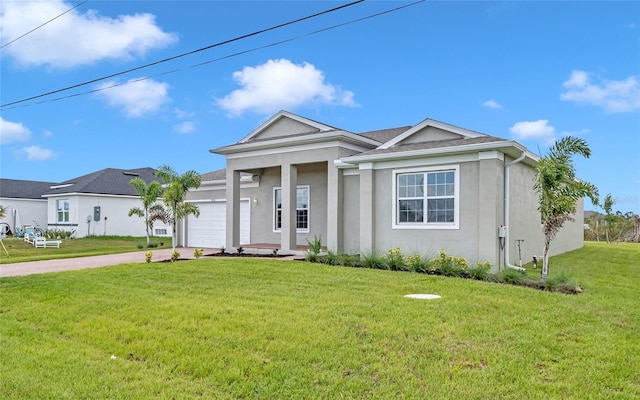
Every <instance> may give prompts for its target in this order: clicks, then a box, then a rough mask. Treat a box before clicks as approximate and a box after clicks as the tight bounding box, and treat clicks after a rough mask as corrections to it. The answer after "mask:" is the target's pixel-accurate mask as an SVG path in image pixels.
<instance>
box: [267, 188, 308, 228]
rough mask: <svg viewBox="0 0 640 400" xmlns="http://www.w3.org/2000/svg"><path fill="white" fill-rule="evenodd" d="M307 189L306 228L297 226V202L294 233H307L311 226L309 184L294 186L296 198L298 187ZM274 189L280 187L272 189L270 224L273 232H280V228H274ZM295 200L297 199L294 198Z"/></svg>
mask: <svg viewBox="0 0 640 400" xmlns="http://www.w3.org/2000/svg"><path fill="white" fill-rule="evenodd" d="M305 188H306V189H307V228H306V229H301V228H298V213H297V211H298V204H297V203H296V215H295V218H296V233H309V229H310V227H311V186H310V185H297V186H296V198H297V196H298V189H305ZM276 190H280V191H282V187H281V186H277V187H274V188H273V191H272V196H271V199H272V201H273V204H272V205H271V209H272V212H271V215H272V220H273V222H272V224H271V229H273V233H282V228H280V229H278V228H276ZM296 202H297V200H296Z"/></svg>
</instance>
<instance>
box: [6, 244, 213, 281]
mask: <svg viewBox="0 0 640 400" xmlns="http://www.w3.org/2000/svg"><path fill="white" fill-rule="evenodd" d="M177 250H178V252H179V253H180V258H182V259H184V258H188V259H192V258H194V257H193V250H194V249H193V248H189V247H180V248H178V249H177ZM213 251H214V250H212V249H204V254H210V253H212V252H213ZM146 252H147V251H146V250H144V251H136V252H132V253H120V254H108V255H104V256H90V257H76V258H62V259H58V260H43V261H28V262H22V263H14V264H2V265H0V278H5V277H8V276H23V275H32V274H44V273H47V272H59V271H71V270H77V269H85V268H99V267H106V266H109V265H118V264H129V263H143V262H145V253H146ZM151 252H152V253H153V257H152V258H151V261H154V262H155V261H164V260H169V259H170V258H171V252H172V250H171V249H155V250H154V249H151Z"/></svg>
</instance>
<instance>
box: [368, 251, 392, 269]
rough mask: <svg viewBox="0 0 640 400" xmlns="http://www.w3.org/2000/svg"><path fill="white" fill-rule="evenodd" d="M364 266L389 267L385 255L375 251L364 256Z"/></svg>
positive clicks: (372, 267)
mask: <svg viewBox="0 0 640 400" xmlns="http://www.w3.org/2000/svg"><path fill="white" fill-rule="evenodd" d="M362 266H363V267H364V268H371V269H386V268H387V266H386V264H385V260H384V257H383V256H381V255H380V254H377V253H374V252H371V253H369V254H365V255H364V257H362Z"/></svg>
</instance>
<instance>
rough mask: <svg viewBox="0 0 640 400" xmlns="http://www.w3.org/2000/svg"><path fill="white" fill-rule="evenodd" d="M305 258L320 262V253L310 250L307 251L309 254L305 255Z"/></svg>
mask: <svg viewBox="0 0 640 400" xmlns="http://www.w3.org/2000/svg"><path fill="white" fill-rule="evenodd" d="M304 259H305V260H307V261H309V262H312V263H314V262H318V255H317V254H315V253H312V252H310V251H307V254H306V255H305V256H304Z"/></svg>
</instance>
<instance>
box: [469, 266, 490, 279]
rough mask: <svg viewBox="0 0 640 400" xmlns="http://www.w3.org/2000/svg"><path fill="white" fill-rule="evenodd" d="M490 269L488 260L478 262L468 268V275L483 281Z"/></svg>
mask: <svg viewBox="0 0 640 400" xmlns="http://www.w3.org/2000/svg"><path fill="white" fill-rule="evenodd" d="M489 271H491V263H490V262H489V261H485V262H478V263H476V266H475V267H474V268H471V269H469V276H470V277H471V278H473V279H477V280H479V281H484V280H486V279H487V276H489Z"/></svg>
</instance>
